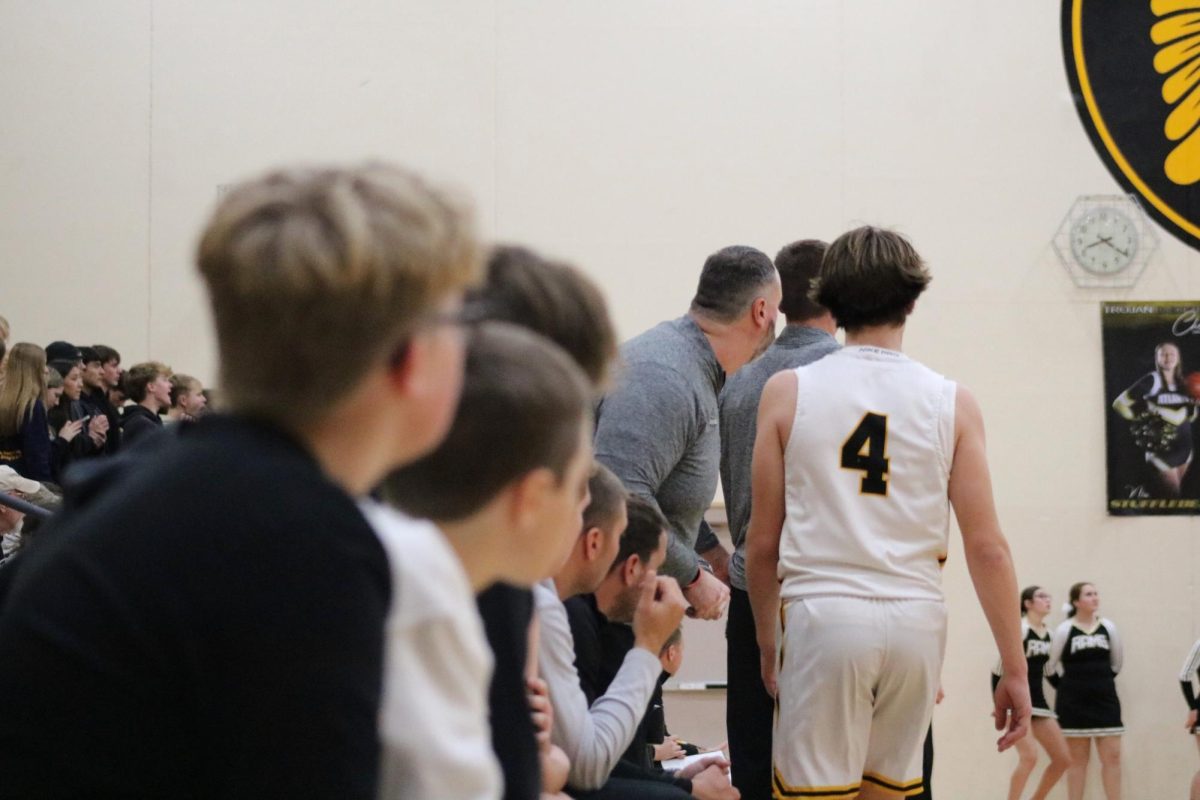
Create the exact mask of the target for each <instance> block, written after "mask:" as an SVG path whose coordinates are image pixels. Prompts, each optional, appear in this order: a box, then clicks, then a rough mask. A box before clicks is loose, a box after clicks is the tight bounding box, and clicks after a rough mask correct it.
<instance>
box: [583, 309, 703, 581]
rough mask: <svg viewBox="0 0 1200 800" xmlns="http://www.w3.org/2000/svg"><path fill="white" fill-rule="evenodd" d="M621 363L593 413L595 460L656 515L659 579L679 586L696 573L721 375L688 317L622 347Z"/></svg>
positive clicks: (653, 329)
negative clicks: (661, 532) (664, 527)
mask: <svg viewBox="0 0 1200 800" xmlns="http://www.w3.org/2000/svg"><path fill="white" fill-rule="evenodd" d="M621 360H622V362H623V369H622V373H621V376H620V379H619V382H618V385H617V387H616V388H615V389H614V390H613V391H612V392H611V393H610V394H608V395H607V396H606V397H605V398H604V399H603V400H601V401H600V405H599V408H598V409H597V411H596V440H595V449H596V458H597V459H598V460H599V461H600V462H601V463H602V464H604V465H605V466H606V467H608V468H609V469H611V470H612V471H613V472H614V473H616V475H617V477H619V478H620V479H621V482H622V483H624V484H625V488H627V489H628V490H629V491H630V492H632V493H633V494H635V495H638V496H639V497H643V498H645V499H646V500H649V501H650V502H652V503H655V504H656V505H657V506H658V507H659V509H660V510H661V511H662V512H663V516H665V517H666V518H667V521H668V522H669V523H670V525H671V534H672V535H671V541H670V543H669V545H668V547H667V559H666V561H665V562H664V563H663V567H662V570H661V572H662V573H663V574H665V575H670V576H672V577H674V578H675V579H676V580H678V581H679V582H680V583H681V584H683V585H687V584H688V583H690V582H691V580H692V579H693V578H694V577H695V576H696V570H697V569H698V563H697V557H696V553H695V550H694V547H695V544H696V537H697V535H698V533H699V531H700V526H701V522H702V521H703V519H704V512H705V510H706V509H707V508H708V507H709V505H710V504H711V503H712V499H713V495H714V494H716V491H717V476H718V474H719V472H720V462H721V444H720V434H719V431H718V422H717V417H718V411H717V395H718V393H719V392H720V391H721V386H722V385H723V384H724V381H725V373H724V371H722V369H721V365H720V363H718V362H717V356H716V354H715V353H714V352H713V349H712V346H711V345H710V344H709V342H708V338H707V337H706V336H705V335H704V332H703V331H701V330H700V327H699V326H698V325H697V324H696V322H695V321H694V320H693V319H692V318H691V317H688V316H683V317H680V318H679V319H674V320H670V321H669V322H663V323H661V324H659V325H656V326H655V327H653V328H651V329H650V330H648V331H646V332H645V333H643V334H641V335H640V336H637V337H634V338H633V339H630V340H629V341H628V342H626V343H625V344H624V345H622V347H621Z"/></svg>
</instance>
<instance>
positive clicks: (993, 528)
mask: <svg viewBox="0 0 1200 800" xmlns="http://www.w3.org/2000/svg"><path fill="white" fill-rule="evenodd" d="M954 410H955V413H954V430H955V444H954V462H953V466H952V467H951V469H950V487H949V494H950V503H951V505H953V506H954V514H955V516H956V517H957V518H958V527H959V529H960V530H961V531H962V539H963V549H964V551H965V554H966V560H967V569H968V571H969V572H970V573H971V582H972V583H974V585H975V594H976V595H977V596H978V597H979V604H980V605H981V606H982V607H983V613H984V616H985V617H987V621H988V625H989V626H990V627H991V629H992V638H994V639H995V640H996V647H997V648H998V649H999V651H1000V663H1001V667H1002V672H1003V677H1002V678H1001V679H1000V684H999V686H998V687H997V688H996V695H995V701H996V710H995V714H996V729H997V730H1003V729H1004V727H1005V723H1006V722H1007V727H1008V730H1007V732H1006V733H1005V734H1004V735H1003V736H1002V737H1001V738H1000V740H999V742H998V744H999V746H1000V749H1001V750H1004V749H1007V748H1008V747H1009V746H1011V745H1012V744H1013V743H1014V742H1016V741H1017V740H1019V739H1020V738H1021V737H1022V736H1024V735H1025V733H1026V731H1027V730H1028V727H1029V717H1030V714H1031V711H1032V707H1031V703H1030V699H1029V683H1028V672H1029V667H1028V665H1027V664H1026V662H1025V653H1024V650H1023V649H1022V647H1021V615H1020V613H1019V612H1018V608H1017V603H1015V602H1013V600H1014V599H1015V598H1016V597H1017V596H1018V593H1017V576H1016V571H1015V569H1014V568H1013V562H1012V554H1011V553H1010V552H1009V548H1008V541H1007V540H1006V539H1005V538H1004V534H1003V533H1002V532H1001V530H1000V520H999V519H998V518H997V516H996V504H995V500H994V499H993V497H992V479H991V475H990V473H989V471H988V464H987V449H986V445H985V441H984V431H983V414H982V413H981V412H980V410H979V404H978V403H977V402H976V401H975V398H974V396H973V395H972V394H971V393H970V392H969V391H968V390H967V389H966V388H965V387H963V386H959V387H958V391H957V392H956V393H955V406H954ZM1009 712H1011V715H1010V713H1009Z"/></svg>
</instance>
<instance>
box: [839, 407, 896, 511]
mask: <svg viewBox="0 0 1200 800" xmlns="http://www.w3.org/2000/svg"><path fill="white" fill-rule="evenodd" d="M886 453H887V417H885V416H884V415H883V414H874V413H872V412H870V411H868V412H867V413H866V414H863V418H862V421H861V422H859V423H858V427H857V428H855V429H854V433H852V434H850V436H849V438H847V439H846V443H845V444H843V445H842V469H852V470H856V471H858V472H862V473H865V474H864V475H863V478H862V484H861V485H860V487H859V490H860V491H861V492H862V493H863V494H879V495H883V496H885V497H886V496H887V491H888V482H887V474H888V459H887V455H886Z"/></svg>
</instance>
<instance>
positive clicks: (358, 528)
mask: <svg viewBox="0 0 1200 800" xmlns="http://www.w3.org/2000/svg"><path fill="white" fill-rule="evenodd" d="M198 263H199V269H200V274H201V277H202V278H203V280H204V282H205V284H206V287H207V292H208V296H209V298H210V301H211V304H212V311H213V317H214V319H215V323H216V334H217V336H216V338H217V345H218V352H219V356H220V374H221V387H222V390H223V391H224V392H225V396H226V398H227V401H228V406H229V408H230V409H231V412H232V413H231V414H230V415H229V416H221V415H214V416H211V417H209V418H206V419H204V420H202V421H201V422H199V423H197V424H196V425H194V426H189V427H188V428H187V429H185V430H184V431H183V432H182V433H181V435H180V436H160V437H155V440H152V441H149V442H146V446H143V447H139V448H137V451H138V452H136V453H135V452H129V453H123V454H122V455H120V456H118V457H117V458H115V459H111V460H109V461H107V462H105V463H104V464H102V465H99V466H98V468H97V469H96V470H91V471H88V472H87V474H86V475H82V476H81V477H82V478H86V480H83V481H81V482H77V483H74V484H71V485H69V486H68V487H67V493H68V500H69V502H68V503H67V505H66V507H65V509H64V511H63V512H62V513H60V514H59V515H58V516H57V517H56V518H55V519H54V520H53V521H52V522H51V523H50V524H49V525H48V526H47V528H46V529H45V530H44V531H43V532H42V533H41V534H40V536H39V541H38V543H37V545H35V546H34V547H32V548H30V549H28V550H27V551H25V552H24V553H23V554H22V555H19V556H18V557H17V559H16V561H15V563H13V564H11V565H9V566H7V567H5V570H8V569H15V570H16V572H15V575H14V576H13V577H12V578H11V579H9V580H8V581H7V583H8V591H7V594H6V595H5V598H4V601H3V606H2V607H0V685H2V686H4V687H5V701H4V713H3V714H0V775H3V783H4V791H5V794H7V795H10V796H14V797H30V796H55V797H64V796H73V797H101V796H106V797H172V798H248V797H337V798H346V799H347V800H375V797H376V793H377V792H376V790H377V780H378V777H377V776H378V774H379V738H378V728H377V725H378V720H377V713H378V709H379V701H380V687H381V685H382V678H383V640H384V619H385V616H386V614H387V611H388V602H389V598H390V597H391V594H392V587H391V580H390V578H389V568H388V562H387V557H386V554H385V552H384V550H383V547H382V545H381V544H380V542H379V539H378V537H377V536H376V535H375V532H374V531H373V530H372V529H371V527H370V525H369V524H368V523H367V521H366V520H365V519H364V518H363V515H362V512H361V511H360V510H359V507H358V505H357V502H356V498H361V497H363V496H364V495H366V493H367V492H368V491H370V490H371V488H372V487H374V486H375V485H376V484H378V482H379V481H380V480H382V478H383V477H384V476H385V475H386V474H387V473H388V472H390V471H391V470H392V469H394V468H396V467H398V466H400V465H402V464H405V463H408V462H411V461H413V460H415V459H417V458H419V457H420V456H421V455H423V454H425V453H426V452H428V451H429V450H431V449H432V448H434V447H435V446H436V445H437V444H438V442H439V441H440V439H441V438H442V436H443V435H444V434H445V432H446V430H447V428H448V427H449V424H450V421H451V419H452V416H453V409H454V407H455V403H456V401H457V396H458V391H459V385H460V383H461V371H462V351H463V336H462V333H461V331H460V328H459V325H458V322H459V317H458V314H457V311H458V308H459V304H460V302H461V296H462V293H463V290H464V288H465V287H466V286H467V285H469V284H470V283H472V282H473V281H474V280H475V279H476V277H477V275H478V273H479V247H478V244H477V240H476V237H475V233H474V229H473V225H472V223H471V220H470V218H469V217H468V216H467V215H466V213H465V212H464V211H462V210H460V208H459V206H458V204H457V203H456V202H454V201H452V200H451V199H450V198H449V197H448V196H447V195H444V194H442V193H441V192H440V191H438V190H435V189H433V188H431V187H430V186H429V185H428V184H427V183H426V182H425V181H423V180H422V179H421V178H419V177H417V176H416V175H413V174H411V173H409V172H406V171H404V170H401V169H398V168H395V167H390V166H386V165H382V164H367V165H364V166H359V167H353V168H348V169H343V168H311V167H305V168H295V169H287V170H279V171H276V172H273V173H270V174H268V175H265V176H263V177H261V178H258V179H255V180H252V181H250V182H248V183H245V184H242V185H241V186H239V187H237V188H236V189H234V190H233V191H232V192H231V193H230V194H229V195H227V196H226V197H225V198H224V199H223V200H222V202H221V203H220V204H219V206H218V207H217V209H216V211H215V213H214V216H213V218H212V219H211V221H210V222H209V224H208V226H207V228H206V229H205V231H204V232H203V234H202V236H201V240H200V246H199V254H198ZM299 330H319V331H320V332H321V335H320V336H302V337H297V336H296V331H299ZM297 364H302V365H304V368H303V369H297V368H296V365H297ZM284 383H286V384H287V385H288V386H289V387H290V389H291V390H292V391H291V392H290V393H289V395H288V397H287V398H286V402H281V398H280V396H279V387H280V386H281V385H283V384H284ZM80 564H86V565H87V567H86V569H83V570H81V569H80V568H79V566H78V565H80Z"/></svg>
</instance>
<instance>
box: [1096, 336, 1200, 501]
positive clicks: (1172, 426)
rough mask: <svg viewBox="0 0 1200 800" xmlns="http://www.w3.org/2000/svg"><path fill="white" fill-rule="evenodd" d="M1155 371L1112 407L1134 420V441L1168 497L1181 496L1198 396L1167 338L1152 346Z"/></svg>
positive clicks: (1190, 456)
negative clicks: (1190, 391) (1186, 381)
mask: <svg viewBox="0 0 1200 800" xmlns="http://www.w3.org/2000/svg"><path fill="white" fill-rule="evenodd" d="M1154 367H1155V369H1154V371H1153V372H1150V373H1147V374H1146V375H1144V376H1143V377H1142V378H1141V379H1140V380H1139V381H1138V382H1137V383H1135V384H1134V385H1133V386H1130V387H1129V388H1128V389H1126V390H1125V391H1123V392H1121V394H1120V395H1119V396H1118V397H1117V399H1116V400H1114V401H1113V410H1114V411H1116V412H1117V413H1118V414H1120V415H1121V416H1122V417H1124V418H1125V419H1127V420H1129V421H1130V422H1131V423H1133V436H1134V440H1135V441H1136V442H1137V443H1138V444H1139V445H1140V446H1141V447H1143V448H1145V450H1146V461H1147V462H1148V463H1150V464H1152V465H1153V466H1154V468H1155V469H1156V470H1158V477H1159V480H1160V481H1161V483H1162V485H1163V488H1164V489H1165V490H1166V493H1167V495H1168V496H1170V497H1179V489H1180V486H1181V485H1182V484H1183V477H1184V476H1185V475H1186V474H1187V471H1188V467H1189V466H1191V463H1192V421H1193V420H1194V419H1195V418H1196V405H1195V400H1194V398H1193V397H1192V396H1191V394H1190V393H1189V392H1188V388H1187V386H1186V384H1185V383H1184V380H1183V359H1182V357H1181V356H1180V354H1179V347H1178V346H1177V345H1175V344H1174V343H1173V342H1164V343H1162V344H1160V345H1159V346H1158V347H1156V348H1154Z"/></svg>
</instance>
